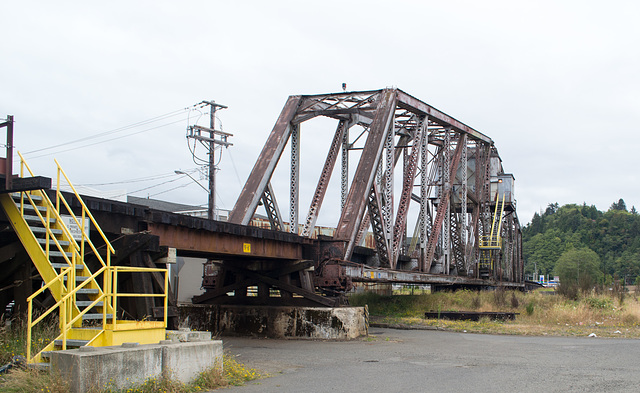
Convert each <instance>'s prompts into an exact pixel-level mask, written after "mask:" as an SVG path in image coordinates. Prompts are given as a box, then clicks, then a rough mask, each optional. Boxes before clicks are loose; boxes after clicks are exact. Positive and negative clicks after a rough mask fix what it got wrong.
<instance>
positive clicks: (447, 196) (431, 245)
mask: <svg viewBox="0 0 640 393" xmlns="http://www.w3.org/2000/svg"><path fill="white" fill-rule="evenodd" d="M461 153H462V145H461V144H460V143H459V144H458V146H457V147H456V151H455V153H454V155H453V160H452V161H453V162H452V163H451V167H450V173H449V176H448V179H445V180H446V181H447V182H448V183H449V184H451V182H452V181H453V179H452V178H451V177H452V176H454V177H455V173H456V171H457V170H458V163H459V162H460V154H461ZM450 200H451V188H450V187H449V188H446V187H445V189H444V190H443V192H442V194H441V196H440V205H438V211H437V213H436V219H435V222H434V224H433V230H432V231H431V236H430V237H429V242H428V243H427V250H426V269H425V271H427V272H428V271H429V269H430V268H431V263H432V262H433V257H434V255H435V252H436V244H438V238H439V236H440V229H441V228H442V224H443V222H444V219H445V216H446V214H447V213H448V212H449V202H450Z"/></svg>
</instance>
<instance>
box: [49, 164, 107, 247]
mask: <svg viewBox="0 0 640 393" xmlns="http://www.w3.org/2000/svg"><path fill="white" fill-rule="evenodd" d="M54 161H55V163H56V165H57V166H58V171H59V173H62V176H64V178H65V180H66V181H67V184H68V185H69V187H71V189H72V190H73V193H74V194H75V196H76V198H78V201H79V202H80V204H81V205H82V210H83V212H86V214H87V215H88V216H89V219H91V222H92V223H93V225H94V227H95V229H96V230H97V231H98V233H99V234H100V236H102V239H103V240H104V242H105V244H107V248H108V250H109V251H111V252H112V253H115V249H114V248H113V246H112V245H111V243H110V242H109V240H108V239H107V236H106V235H105V234H104V232H102V229H101V228H100V225H98V222H97V221H96V219H95V218H94V217H93V214H91V211H90V210H89V208H88V207H87V205H86V204H85V203H84V201H83V200H82V198H81V197H80V194H78V191H77V190H76V188H75V187H74V186H73V184H72V183H71V180H69V177H68V176H67V174H66V173H65V172H64V170H63V169H62V167H61V166H60V164H59V163H58V160H54ZM58 176H59V175H58ZM58 192H60V189H59V188H58ZM62 199H63V201H64V202H65V205H66V207H67V209H69V211H71V209H70V208H69V205H67V204H66V201H65V200H64V198H62ZM74 219H75V221H76V224H78V225H80V223H79V222H78V219H77V218H75V215H74ZM80 228H83V227H80ZM107 255H109V254H107Z"/></svg>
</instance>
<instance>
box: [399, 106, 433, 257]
mask: <svg viewBox="0 0 640 393" xmlns="http://www.w3.org/2000/svg"><path fill="white" fill-rule="evenodd" d="M426 132H427V120H426V119H425V118H423V119H421V121H420V126H419V127H418V130H417V132H416V134H415V136H414V138H413V147H412V148H411V154H406V155H405V157H407V161H408V162H405V163H404V164H405V165H404V171H403V172H404V179H403V184H402V194H401V195H400V203H399V204H398V211H397V212H396V222H395V225H394V229H393V253H392V255H393V260H392V262H391V267H392V268H394V269H395V267H396V265H397V263H398V256H399V255H400V251H401V243H402V241H403V238H404V235H405V233H406V224H407V214H408V213H409V203H410V202H411V193H412V192H413V180H414V178H415V176H416V169H417V167H418V157H419V155H420V151H421V150H422V138H423V137H424V135H425V134H426ZM405 151H406V149H405Z"/></svg>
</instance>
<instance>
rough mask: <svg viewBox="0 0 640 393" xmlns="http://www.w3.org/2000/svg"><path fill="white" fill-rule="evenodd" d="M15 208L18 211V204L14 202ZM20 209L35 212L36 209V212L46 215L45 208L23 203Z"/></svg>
mask: <svg viewBox="0 0 640 393" xmlns="http://www.w3.org/2000/svg"><path fill="white" fill-rule="evenodd" d="M16 207H17V208H18V209H20V203H19V202H16ZM22 208H23V209H24V210H30V211H35V210H36V208H37V209H38V211H40V212H42V213H46V211H47V207H46V206H33V205H32V204H31V203H23V204H22Z"/></svg>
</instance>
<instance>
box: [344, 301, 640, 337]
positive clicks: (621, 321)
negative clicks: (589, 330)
mask: <svg viewBox="0 0 640 393" xmlns="http://www.w3.org/2000/svg"><path fill="white" fill-rule="evenodd" d="M350 303H351V304H352V305H364V304H367V305H368V307H369V313H370V314H371V315H372V316H378V317H390V318H423V317H424V313H425V312H427V311H434V312H436V311H438V310H440V311H494V312H496V311H501V312H517V313H519V315H518V317H517V319H516V322H514V323H520V324H529V325H538V326H541V327H545V326H546V327H549V326H557V325H563V326H568V325H573V326H603V327H617V328H622V327H626V328H640V302H639V300H638V297H637V296H630V295H627V296H626V299H625V298H623V297H621V296H617V295H603V294H597V293H594V292H591V293H587V294H582V295H581V296H580V297H579V298H578V299H577V300H573V299H570V298H567V297H564V296H561V295H553V294H545V293H543V292H540V291H535V292H528V293H523V292H520V291H481V292H475V291H469V290H458V291H455V292H435V293H432V294H424V295H414V296H411V295H400V296H383V295H376V294H372V293H364V294H356V295H353V296H352V297H351V298H350ZM639 334H640V332H639Z"/></svg>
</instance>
